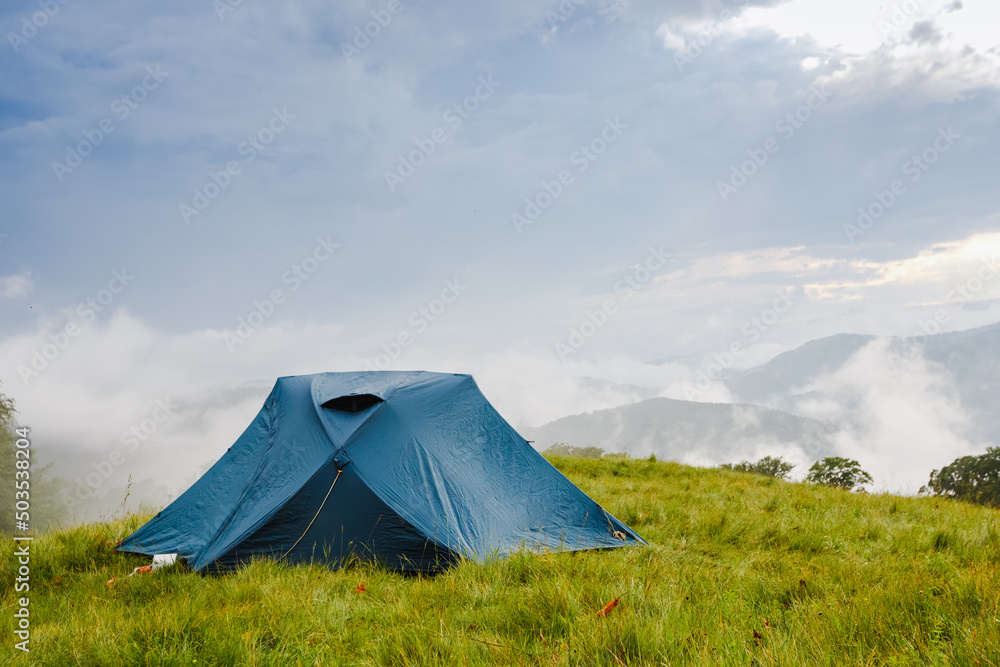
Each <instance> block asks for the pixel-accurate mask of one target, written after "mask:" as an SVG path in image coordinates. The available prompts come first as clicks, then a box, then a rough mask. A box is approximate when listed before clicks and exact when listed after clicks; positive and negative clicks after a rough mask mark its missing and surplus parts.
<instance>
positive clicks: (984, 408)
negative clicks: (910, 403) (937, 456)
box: [725, 324, 1000, 443]
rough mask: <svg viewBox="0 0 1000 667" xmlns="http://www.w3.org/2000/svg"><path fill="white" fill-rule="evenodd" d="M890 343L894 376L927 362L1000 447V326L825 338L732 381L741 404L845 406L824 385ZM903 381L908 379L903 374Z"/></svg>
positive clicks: (978, 430)
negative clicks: (869, 349) (868, 349)
mask: <svg viewBox="0 0 1000 667" xmlns="http://www.w3.org/2000/svg"><path fill="white" fill-rule="evenodd" d="M876 340H881V341H884V342H885V344H886V349H887V359H888V361H889V362H890V363H889V366H890V368H889V369H888V370H887V371H886V372H892V371H893V369H894V368H897V367H899V366H900V365H901V364H905V363H906V362H907V361H910V360H913V359H915V358H919V357H922V358H923V359H924V360H926V361H927V362H929V365H928V366H929V370H930V372H934V373H937V374H939V375H940V376H942V377H943V378H944V379H945V380H946V381H947V385H948V386H951V387H954V391H955V393H956V394H957V397H958V399H959V400H960V403H961V407H962V408H963V409H964V410H965V411H966V412H967V413H968V415H969V416H970V417H971V421H972V422H973V427H974V433H975V435H976V436H978V437H980V438H983V439H986V440H990V441H993V442H996V443H1000V410H998V409H997V407H998V403H1000V324H992V325H989V326H985V327H980V328H978V329H971V330H968V331H956V332H950V333H943V334H937V335H933V336H927V337H923V338H883V339H877V338H876V337H875V336H862V335H852V334H840V335H837V336H830V337H829V338H821V339H819V340H814V341H810V342H808V343H806V344H805V345H803V346H801V347H799V348H797V349H795V350H791V351H789V352H785V353H784V354H780V355H778V356H777V357H775V358H774V359H772V360H771V361H769V362H768V363H766V364H764V365H763V366H759V367H757V368H753V369H750V370H747V371H743V372H739V373H733V374H731V375H730V376H729V377H728V378H727V379H726V381H725V382H726V386H727V387H728V388H729V389H730V391H731V392H732V394H733V397H734V399H735V400H737V401H740V402H746V403H754V404H758V405H766V406H768V407H773V408H776V409H780V410H784V411H787V412H791V413H797V412H799V410H798V408H797V406H798V405H800V404H801V402H802V401H803V400H808V401H812V402H815V401H821V400H838V401H840V402H841V403H843V401H844V397H843V396H839V397H835V396H833V395H831V393H830V391H829V389H824V387H823V385H824V384H829V383H823V382H821V380H822V379H823V378H824V377H825V376H830V375H831V374H833V373H836V372H837V371H838V370H840V369H842V368H843V367H844V366H845V364H846V363H847V362H848V361H849V360H850V359H851V358H852V357H853V356H854V355H855V354H857V353H858V352H860V351H861V350H862V349H863V348H864V347H865V346H867V345H869V344H871V343H873V342H874V341H876ZM901 377H905V376H903V375H901ZM848 407H850V406H848Z"/></svg>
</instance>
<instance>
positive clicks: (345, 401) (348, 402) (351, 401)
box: [323, 394, 382, 412]
mask: <svg viewBox="0 0 1000 667" xmlns="http://www.w3.org/2000/svg"><path fill="white" fill-rule="evenodd" d="M381 402H382V399H381V398H379V397H378V396H376V395H374V394H354V395H351V396H338V397H337V398H331V399H330V400H329V401H327V402H326V403H324V404H323V407H324V408H333V409H334V410H341V411H343V412H361V411H362V410H367V409H368V408H370V407H371V406H373V405H375V404H377V403H381Z"/></svg>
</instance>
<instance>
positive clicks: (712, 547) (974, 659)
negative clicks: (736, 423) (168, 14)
mask: <svg viewBox="0 0 1000 667" xmlns="http://www.w3.org/2000/svg"><path fill="white" fill-rule="evenodd" d="M552 461H553V463H554V464H555V465H556V466H557V467H558V468H559V469H560V470H562V471H563V472H564V473H565V474H566V475H567V476H568V477H569V478H570V479H571V480H573V481H574V482H575V483H576V484H578V485H579V486H580V487H581V488H582V489H583V490H584V491H586V492H587V493H588V494H590V495H591V496H592V497H594V498H595V499H596V500H597V501H598V502H600V503H602V504H603V505H604V506H605V507H606V508H607V509H608V510H609V511H611V512H612V513H613V514H615V515H616V516H618V517H619V518H620V519H622V520H623V521H625V522H626V523H627V524H629V525H630V526H632V527H633V528H635V529H636V530H637V531H639V533H640V534H642V535H643V536H644V537H645V538H646V539H647V540H649V542H650V546H649V547H635V548H627V549H616V550H611V551H606V552H592V553H578V554H541V555H529V554H519V555H515V556H513V557H510V558H507V559H505V560H500V561H497V562H493V563H489V564H485V565H476V564H471V563H465V564H462V565H460V566H459V567H457V568H455V569H453V570H452V571H450V572H448V573H447V574H444V575H441V576H437V577H430V578H428V577H403V576H400V575H397V574H394V573H392V572H388V571H385V570H381V569H377V568H374V567H369V566H365V565H358V566H352V567H350V568H347V569H345V570H341V571H338V572H330V571H328V570H326V569H324V568H322V567H285V566H280V565H277V564H275V563H273V562H257V563H254V564H252V565H250V566H248V567H246V568H243V569H241V570H239V571H237V572H235V573H233V574H230V575H226V576H220V577H201V576H199V575H196V574H190V573H185V572H183V571H181V570H179V569H170V570H167V571H164V572H162V573H155V574H151V575H145V576H136V577H132V578H130V579H125V580H120V581H119V582H117V583H116V584H114V585H112V586H110V587H106V586H105V582H106V581H107V580H108V579H110V578H111V577H112V576H114V577H118V578H119V579H121V577H123V576H124V575H126V574H127V573H128V572H130V571H131V570H132V568H134V567H136V566H137V565H140V564H144V563H145V561H144V559H142V558H141V557H137V556H132V555H125V554H116V553H114V551H113V549H112V545H113V544H115V543H116V542H117V541H118V540H119V539H121V538H122V537H124V536H125V535H127V534H128V533H130V532H131V531H132V530H134V529H135V528H136V527H137V526H138V525H140V524H141V523H142V521H143V520H144V518H145V517H129V518H128V519H126V520H124V521H121V522H118V523H112V524H97V525H89V526H84V527H80V528H75V529H71V530H66V531H64V532H55V533H50V534H46V535H43V536H41V537H40V538H39V539H37V540H36V541H35V542H34V543H33V546H32V549H33V555H32V562H31V567H32V573H31V577H32V588H31V592H30V597H31V605H30V608H31V610H32V616H31V618H32V641H31V648H32V651H31V653H30V654H29V655H27V656H25V655H20V653H21V652H20V651H16V650H14V649H13V643H14V641H15V640H14V639H13V638H12V635H10V634H9V633H8V634H6V635H5V636H6V637H8V639H7V646H4V647H3V653H0V655H3V656H4V658H3V659H2V660H0V663H3V664H8V663H9V664H15V665H29V664H31V665H60V666H65V665H88V666H89V665H197V666H198V667H204V666H208V665H213V666H214V665H219V666H228V665H281V666H283V667H284V666H286V665H331V664H347V665H400V666H407V667H408V666H410V665H478V664H491V665H565V664H570V665H622V664H642V665H647V664H648V665H658V664H663V665H684V664H691V665H716V664H719V665H831V666H832V665H921V666H923V665H994V666H997V667H1000V621H998V620H997V619H998V618H1000V609H998V605H1000V581H998V576H997V575H998V565H1000V524H998V517H1000V512H997V511H996V510H990V509H985V508H982V507H977V506H972V505H965V504H961V503H957V502H953V501H944V500H936V499H933V498H901V497H895V496H888V495H863V494H851V493H846V492H843V491H837V490H834V489H828V488H825V487H816V486H810V485H804V484H791V483H786V482H780V481H777V480H774V479H771V478H765V477H759V476H755V475H750V474H745V473H735V472H727V471H721V470H709V469H700V468H691V467H686V466H681V465H677V464H671V463H656V462H652V461H634V460H622V459H614V458H613V459H603V460H587V459H569V458H553V459H552ZM12 551H13V549H12V546H11V544H10V543H9V542H7V541H5V542H4V544H3V547H2V550H0V574H2V581H3V586H4V593H3V605H4V613H5V614H9V613H11V612H12V611H13V608H14V604H15V599H16V597H17V596H15V594H14V592H13V590H12V585H13V584H12V582H13V578H14V576H15V575H14V570H15V567H16V566H15V559H14V557H13V555H12ZM359 584H364V585H365V587H366V588H367V591H368V592H367V593H359V592H356V590H355V589H356V588H357V586H358V585H359ZM620 595H621V596H623V597H622V598H621V602H620V604H619V605H618V607H617V608H615V609H614V610H613V611H611V612H610V613H609V614H608V616H607V617H606V618H601V617H598V616H597V614H596V612H597V611H598V610H600V609H601V608H602V607H603V606H604V605H605V604H606V603H607V602H608V601H610V600H612V599H614V598H616V597H618V596H620ZM8 618H9V616H8ZM11 656H12V657H11Z"/></svg>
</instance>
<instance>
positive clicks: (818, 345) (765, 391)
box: [726, 334, 875, 405]
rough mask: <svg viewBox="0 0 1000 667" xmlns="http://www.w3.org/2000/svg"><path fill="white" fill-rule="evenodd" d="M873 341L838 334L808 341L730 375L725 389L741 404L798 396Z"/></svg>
mask: <svg viewBox="0 0 1000 667" xmlns="http://www.w3.org/2000/svg"><path fill="white" fill-rule="evenodd" d="M874 339H875V336H863V335H860V334H838V335H836V336H830V337H829V338H820V339H818V340H813V341H809V342H808V343H806V344H805V345H803V346H801V347H799V348H796V349H794V350H791V351H790V352H785V353H784V354H779V355H778V356H776V357H775V358H774V359H772V360H771V361H769V362H767V363H766V364H764V365H763V366H758V367H757V368H753V369H750V370H747V371H743V372H735V373H733V374H731V375H730V376H729V377H728V379H727V380H726V386H727V387H729V390H730V391H731V392H733V396H734V397H736V399H737V400H739V401H742V402H745V403H755V404H758V405H766V404H768V403H769V402H770V401H773V400H775V399H779V398H784V397H787V396H790V395H793V394H795V393H798V390H799V389H800V388H801V387H805V386H807V385H809V384H810V383H811V382H812V381H814V380H816V379H817V378H819V377H821V376H823V375H826V374H828V373H832V372H833V371H835V370H837V369H838V368H840V367H841V366H843V365H844V363H845V362H846V361H847V360H848V359H850V358H851V356H852V355H853V354H854V353H855V352H857V351H858V350H860V349H861V348H863V347H864V346H865V345H867V344H868V343H870V342H871V341H873V340H874Z"/></svg>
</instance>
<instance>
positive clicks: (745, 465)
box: [719, 456, 795, 479]
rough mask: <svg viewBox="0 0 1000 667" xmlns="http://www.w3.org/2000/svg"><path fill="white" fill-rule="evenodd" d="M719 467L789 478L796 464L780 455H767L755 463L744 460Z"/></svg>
mask: <svg viewBox="0 0 1000 667" xmlns="http://www.w3.org/2000/svg"><path fill="white" fill-rule="evenodd" d="M719 467H720V468H722V469H723V470H735V471H736V472H752V473H754V474H755V475H764V476H765V477H776V478H777V479H788V473H790V472H792V468H794V467H795V465H794V464H792V463H788V462H787V461H785V460H783V459H782V458H781V457H780V456H777V457H774V456H765V457H764V458H762V459H760V460H759V461H756V462H755V463H750V461H742V462H740V463H723V464H722V465H720V466H719Z"/></svg>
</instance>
